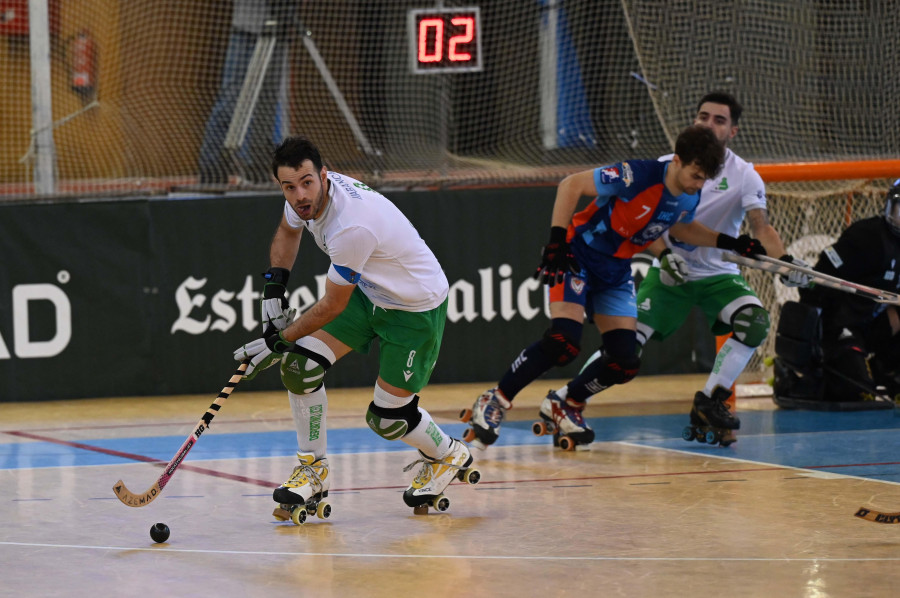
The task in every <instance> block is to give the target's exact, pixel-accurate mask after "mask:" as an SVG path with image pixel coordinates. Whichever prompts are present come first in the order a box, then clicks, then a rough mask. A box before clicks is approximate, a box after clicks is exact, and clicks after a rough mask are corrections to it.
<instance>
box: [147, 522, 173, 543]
mask: <svg viewBox="0 0 900 598" xmlns="http://www.w3.org/2000/svg"><path fill="white" fill-rule="evenodd" d="M150 537H151V538H153V541H154V542H156V543H157V544H158V543H160V542H165V541H166V540H168V539H169V526H168V525H166V524H165V523H155V524H154V525H153V527H151V528H150Z"/></svg>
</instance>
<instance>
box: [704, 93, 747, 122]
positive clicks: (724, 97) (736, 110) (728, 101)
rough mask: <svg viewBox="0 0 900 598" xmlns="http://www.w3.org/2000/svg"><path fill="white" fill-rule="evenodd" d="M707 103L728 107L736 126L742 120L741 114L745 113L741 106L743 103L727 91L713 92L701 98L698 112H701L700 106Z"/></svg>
mask: <svg viewBox="0 0 900 598" xmlns="http://www.w3.org/2000/svg"><path fill="white" fill-rule="evenodd" d="M706 102H712V103H713V104H722V105H723V106H728V110H729V112H731V124H732V125H735V126H736V125H737V124H738V120H739V119H740V118H741V113H742V112H743V111H744V108H743V106H741V103H740V102H738V101H737V98H735V97H734V96H733V95H731V94H730V93H728V92H727V91H718V90H717V91H711V92H709V93H708V94H706V95H705V96H703V97H702V98H700V101H699V102H697V112H700V106H702V105H703V104H705V103H706Z"/></svg>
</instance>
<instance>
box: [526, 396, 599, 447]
mask: <svg viewBox="0 0 900 598" xmlns="http://www.w3.org/2000/svg"><path fill="white" fill-rule="evenodd" d="M584 407H585V403H579V402H577V401H573V400H572V399H566V400H565V401H564V400H562V399H561V398H560V397H559V395H557V394H556V393H555V392H554V391H552V390H551V391H550V392H549V393H548V394H547V396H546V398H544V400H543V402H542V403H541V421H538V422H534V424H533V425H532V426H531V431H532V432H534V434H535V436H546V435H549V434H553V446H558V447H559V448H561V449H562V450H564V451H574V450H575V449H576V447H578V446H583V447H585V448H587V445H589V444H591V443H592V442H594V431H593V430H592V429H591V428H590V426H588V425H587V422H585V421H584V417H583V416H582V412H583V411H584Z"/></svg>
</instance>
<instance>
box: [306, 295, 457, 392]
mask: <svg viewBox="0 0 900 598" xmlns="http://www.w3.org/2000/svg"><path fill="white" fill-rule="evenodd" d="M446 319H447V301H446V300H445V301H444V303H443V304H441V305H440V307H436V308H435V309H432V310H430V311H423V312H411V311H401V310H398V309H383V308H380V307H376V306H375V305H374V304H373V303H372V302H371V301H370V300H369V298H368V297H366V295H365V293H363V292H362V291H361V290H360V289H359V287H357V288H356V289H355V290H354V291H353V294H352V295H351V296H350V303H348V304H347V307H346V309H344V311H343V312H341V315H339V316H338V317H337V318H335V319H334V320H332V321H331V322H329V323H328V324H326V325H325V326H323V327H322V330H324V331H325V332H327V333H328V334H330V335H332V336H333V337H334V338H336V339H338V340H339V341H341V342H342V343H344V344H345V345H347V346H348V347H350V348H351V349H353V350H354V351H356V352H358V353H368V352H369V349H370V348H371V346H372V341H373V340H375V339H376V338H377V339H378V344H379V348H380V355H379V359H378V364H379V365H378V375H379V376H381V378H382V380H384V381H385V382H387V383H388V384H391V385H393V386H397V387H399V388H402V389H405V390H408V391H410V392H413V393H416V392H419V391H420V390H422V389H423V388H425V385H426V384H428V379H429V378H431V372H432V370H434V365H435V363H436V362H437V358H438V353H440V350H441V339H442V338H443V336H444V322H445V321H446Z"/></svg>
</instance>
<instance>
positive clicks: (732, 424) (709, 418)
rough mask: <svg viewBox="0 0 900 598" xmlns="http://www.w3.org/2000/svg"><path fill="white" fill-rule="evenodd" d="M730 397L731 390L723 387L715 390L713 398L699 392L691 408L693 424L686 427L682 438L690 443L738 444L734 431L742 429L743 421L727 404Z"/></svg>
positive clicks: (717, 387)
mask: <svg viewBox="0 0 900 598" xmlns="http://www.w3.org/2000/svg"><path fill="white" fill-rule="evenodd" d="M730 396H731V390H730V389H728V388H723V387H722V386H716V387H715V388H714V389H713V392H712V397H708V396H706V395H705V394H703V391H697V394H696V395H694V406H693V407H692V408H691V424H690V425H689V426H685V428H684V430H683V431H682V432H681V437H682V438H684V439H685V440H687V441H688V442H690V441H692V440H696V441H697V442H701V443H703V442H705V443H707V444H719V445H721V446H728V445H730V444H732V443H734V442H737V437H735V435H734V430H738V429H740V427H741V420H739V419H738V418H737V417H735V416H734V415H733V414H732V413H731V411H730V410H729V409H728V405H726V404H725V401H727V400H728V398H729V397H730Z"/></svg>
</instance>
